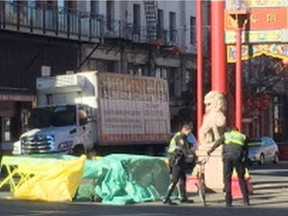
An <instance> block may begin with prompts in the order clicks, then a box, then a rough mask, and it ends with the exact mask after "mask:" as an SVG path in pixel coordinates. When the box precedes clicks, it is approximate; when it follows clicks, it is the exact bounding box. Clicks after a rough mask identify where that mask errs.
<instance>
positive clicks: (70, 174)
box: [9, 154, 170, 205]
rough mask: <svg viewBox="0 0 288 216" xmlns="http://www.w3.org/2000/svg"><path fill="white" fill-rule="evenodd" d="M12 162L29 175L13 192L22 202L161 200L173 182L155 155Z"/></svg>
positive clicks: (47, 157) (55, 157)
mask: <svg viewBox="0 0 288 216" xmlns="http://www.w3.org/2000/svg"><path fill="white" fill-rule="evenodd" d="M14 157H15V159H13V158H14ZM9 158H10V157H9ZM10 159H11V160H13V161H15V163H16V162H17V164H16V165H17V166H18V169H20V170H19V173H22V174H23V175H26V176H27V179H24V182H23V183H22V184H19V186H18V187H16V189H15V191H14V195H15V197H16V198H20V199H29V200H43V201H69V200H72V199H74V200H76V201H82V200H91V201H101V202H102V203H107V204H115V205H124V204H127V203H141V202H149V201H158V200H161V199H162V198H163V196H164V195H165V193H166V190H167V188H168V185H169V179H170V178H169V170H168V169H167V164H166V163H165V160H164V159H163V158H159V157H152V156H142V155H130V154H111V155H108V156H105V157H102V158H100V159H98V160H86V159H84V157H81V158H78V157H74V156H65V155H62V156H61V155H43V156H40V155H37V156H35V155H31V156H27V155H26V156H11V158H10ZM27 159H28V161H29V163H28V162H27ZM21 161H23V163H22V162H21ZM33 161H35V162H33ZM84 161H85V163H84ZM48 162H49V163H48ZM15 163H14V165H15ZM83 165H84V169H83V170H82V168H83ZM41 170H42V171H44V172H41ZM30 174H32V175H30ZM79 185H80V186H79ZM78 186H79V187H78ZM76 188H78V190H77V192H76Z"/></svg>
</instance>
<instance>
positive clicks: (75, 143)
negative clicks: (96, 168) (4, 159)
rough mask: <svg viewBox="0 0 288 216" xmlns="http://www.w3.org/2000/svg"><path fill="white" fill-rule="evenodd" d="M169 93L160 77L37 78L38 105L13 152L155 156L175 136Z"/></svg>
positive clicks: (82, 74)
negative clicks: (141, 154) (146, 152)
mask: <svg viewBox="0 0 288 216" xmlns="http://www.w3.org/2000/svg"><path fill="white" fill-rule="evenodd" d="M168 92H169V91H168V84H167V81H166V80H164V79H160V78H155V77H142V76H130V75H124V74H116V73H106V72H97V71H89V72H79V73H75V74H66V75H57V76H53V77H46V76H45V77H40V78H37V106H36V107H35V108H33V109H32V110H31V113H30V118H29V130H28V131H26V132H25V133H23V134H22V135H21V136H20V139H19V140H18V141H17V142H15V143H14V149H13V153H14V154H39V153H59V152H65V153H66V152H67V153H73V154H75V155H79V154H82V153H84V152H86V151H87V150H90V149H95V151H96V152H98V151H105V152H107V153H109V151H111V152H113V151H114V149H116V148H118V151H119V150H120V151H127V150H130V152H137V151H139V150H140V149H141V150H140V151H142V152H143V151H145V150H147V149H149V151H151V150H152V152H153V151H154V153H155V151H156V148H159V147H160V148H161V147H162V148H163V149H164V148H165V145H167V143H168V140H169V137H170V113H169V94H168ZM154 147H155V148H154ZM134 150H135V151H134ZM136 150H137V151H136Z"/></svg>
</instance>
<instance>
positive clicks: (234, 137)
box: [224, 130, 246, 146]
mask: <svg viewBox="0 0 288 216" xmlns="http://www.w3.org/2000/svg"><path fill="white" fill-rule="evenodd" d="M224 138H225V144H231V143H232V144H237V145H240V146H244V144H245V140H246V136H245V135H244V134H242V133H240V132H239V131H235V130H232V131H230V132H226V133H224Z"/></svg>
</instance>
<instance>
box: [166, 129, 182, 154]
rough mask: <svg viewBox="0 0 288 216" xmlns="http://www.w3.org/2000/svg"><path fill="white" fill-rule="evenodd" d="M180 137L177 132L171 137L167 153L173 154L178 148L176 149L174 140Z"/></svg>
mask: <svg viewBox="0 0 288 216" xmlns="http://www.w3.org/2000/svg"><path fill="white" fill-rule="evenodd" d="M180 135H181V133H180V132H177V133H176V134H175V135H174V136H173V138H172V139H171V140H170V144H169V148H168V153H173V152H174V151H175V149H176V148H178V147H177V144H176V138H177V137H178V136H180Z"/></svg>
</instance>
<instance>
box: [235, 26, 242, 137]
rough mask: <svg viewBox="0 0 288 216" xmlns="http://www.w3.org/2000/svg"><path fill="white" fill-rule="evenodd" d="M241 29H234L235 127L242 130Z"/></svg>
mask: <svg viewBox="0 0 288 216" xmlns="http://www.w3.org/2000/svg"><path fill="white" fill-rule="evenodd" d="M241 34H242V28H241V27H237V29H236V76H235V117H236V119H235V126H236V127H237V128H238V129H239V130H240V131H241V130H242V61H241V60H242V40H241Z"/></svg>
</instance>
